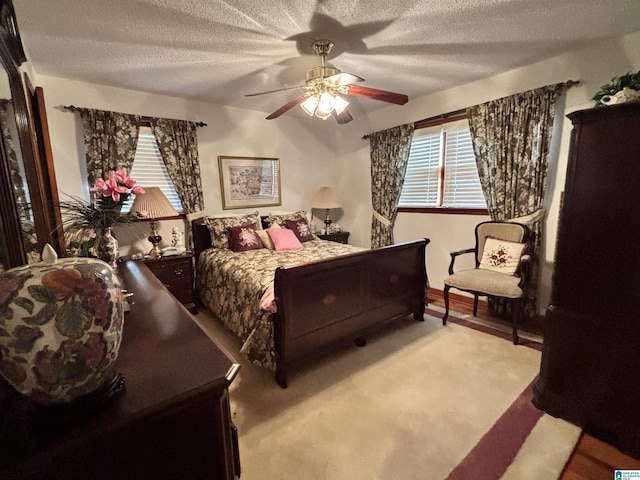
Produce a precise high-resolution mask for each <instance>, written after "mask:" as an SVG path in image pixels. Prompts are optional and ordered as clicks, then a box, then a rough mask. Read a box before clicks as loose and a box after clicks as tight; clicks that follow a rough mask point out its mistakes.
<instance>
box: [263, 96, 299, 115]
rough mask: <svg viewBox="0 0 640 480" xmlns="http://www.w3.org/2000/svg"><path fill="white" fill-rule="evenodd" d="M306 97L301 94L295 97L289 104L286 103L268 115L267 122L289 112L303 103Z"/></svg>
mask: <svg viewBox="0 0 640 480" xmlns="http://www.w3.org/2000/svg"><path fill="white" fill-rule="evenodd" d="M307 96H308V95H307V94H306V93H303V94H302V95H299V96H297V97H296V98H294V99H293V100H291V101H290V102H288V103H286V104H285V105H283V106H282V107H280V108H279V109H278V110H276V111H275V112H273V113H272V114H271V115H269V116H268V117H267V120H273V119H274V118H278V117H279V116H280V115H282V114H283V113H286V112H288V111H289V110H291V109H292V108H293V107H295V106H296V105H298V104H300V103H302V102H304V101H305V99H306V98H307Z"/></svg>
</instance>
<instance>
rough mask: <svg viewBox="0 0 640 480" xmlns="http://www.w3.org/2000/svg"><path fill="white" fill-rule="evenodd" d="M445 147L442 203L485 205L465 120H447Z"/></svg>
mask: <svg viewBox="0 0 640 480" xmlns="http://www.w3.org/2000/svg"><path fill="white" fill-rule="evenodd" d="M444 135H445V141H446V149H445V157H444V166H445V168H444V192H443V193H444V195H443V200H442V206H443V207H458V208H460V207H467V208H486V207H487V204H486V203H485V201H484V195H483V194H482V186H481V185H480V178H479V177H478V167H476V157H475V156H474V154H473V144H472V143H471V133H470V132H469V124H468V123H467V121H466V120H464V121H463V123H462V124H461V123H460V122H452V123H451V124H447V128H446V129H445V130H444Z"/></svg>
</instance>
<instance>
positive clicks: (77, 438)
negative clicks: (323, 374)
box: [0, 261, 240, 480]
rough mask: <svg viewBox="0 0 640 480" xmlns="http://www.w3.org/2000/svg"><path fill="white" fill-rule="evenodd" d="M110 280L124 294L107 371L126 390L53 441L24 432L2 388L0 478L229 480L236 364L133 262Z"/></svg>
mask: <svg viewBox="0 0 640 480" xmlns="http://www.w3.org/2000/svg"><path fill="white" fill-rule="evenodd" d="M118 271H119V274H120V276H121V279H122V281H123V286H124V288H126V289H127V290H128V291H129V292H133V293H134V295H133V296H132V297H131V298H130V299H129V301H130V304H131V311H130V312H128V313H126V314H125V321H124V335H123V340H122V346H121V348H120V353H119V356H118V360H117V363H116V365H117V368H118V371H119V372H120V373H122V374H123V375H124V377H125V379H126V390H125V391H124V392H122V393H120V394H119V395H118V396H117V397H116V398H114V399H112V400H111V402H110V403H109V404H108V405H107V407H106V408H104V409H103V410H101V411H100V412H99V413H98V414H96V415H94V416H92V417H90V418H89V419H86V420H84V421H82V422H80V423H79V424H78V425H75V426H74V427H72V428H68V429H66V431H64V432H63V433H60V432H52V431H46V430H43V429H42V428H40V429H38V428H34V427H37V425H34V424H33V419H32V418H30V413H31V412H32V411H33V410H32V409H31V407H30V405H29V404H28V402H27V401H25V398H24V397H22V396H20V395H18V394H17V393H15V392H14V391H13V390H11V389H10V388H9V387H7V386H6V385H4V388H0V478H2V479H3V480H9V479H40V478H42V479H47V480H54V479H65V480H73V479H77V480H80V479H82V480H86V479H89V478H90V479H93V480H98V479H100V480H101V479H105V480H107V479H119V480H121V479H124V480H128V479H131V480H134V479H136V480H140V479H147V478H154V479H176V480H178V479H180V480H182V479H186V478H188V479H209V480H218V479H219V480H233V479H234V477H239V475H240V468H239V467H240V464H239V453H238V443H237V434H236V431H235V427H234V426H233V424H232V422H231V414H230V407H229V392H228V387H229V385H230V383H231V382H232V381H233V378H234V377H235V375H236V373H237V371H238V368H239V365H238V364H237V363H236V361H235V360H234V359H233V357H232V356H231V355H230V354H229V353H227V352H226V351H224V350H223V349H222V348H221V347H219V346H218V345H216V344H215V343H214V342H212V341H211V340H210V339H209V338H208V337H207V336H206V335H205V334H204V333H203V332H202V331H201V330H200V328H199V327H198V326H197V325H196V324H195V322H194V321H193V317H192V316H191V315H190V314H189V312H187V310H186V309H185V308H184V307H183V305H181V304H180V303H179V302H177V301H176V299H175V298H174V297H173V296H172V295H171V294H170V293H169V292H168V291H167V290H166V288H165V287H164V286H163V285H162V283H161V282H160V281H159V280H158V279H157V278H156V277H155V276H154V275H153V274H152V273H151V271H150V270H149V269H148V268H147V267H146V266H145V265H144V264H143V263H137V262H131V261H129V262H125V263H123V264H121V265H120V266H119V268H118ZM29 432H32V433H31V434H28V433H29ZM33 432H38V434H34V433H33Z"/></svg>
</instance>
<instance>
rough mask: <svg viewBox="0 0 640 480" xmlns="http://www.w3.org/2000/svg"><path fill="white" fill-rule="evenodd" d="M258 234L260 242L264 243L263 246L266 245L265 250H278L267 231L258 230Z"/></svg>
mask: <svg viewBox="0 0 640 480" xmlns="http://www.w3.org/2000/svg"><path fill="white" fill-rule="evenodd" d="M271 228H280V227H271ZM256 233H257V234H258V237H260V241H261V242H262V245H264V248H268V249H269V250H275V249H276V246H275V245H274V244H273V240H271V237H270V236H269V234H268V233H267V231H266V230H256Z"/></svg>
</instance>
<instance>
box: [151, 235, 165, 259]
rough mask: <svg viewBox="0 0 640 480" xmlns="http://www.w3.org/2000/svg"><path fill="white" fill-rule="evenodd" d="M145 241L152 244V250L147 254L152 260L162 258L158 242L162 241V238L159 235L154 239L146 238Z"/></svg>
mask: <svg viewBox="0 0 640 480" xmlns="http://www.w3.org/2000/svg"><path fill="white" fill-rule="evenodd" d="M147 240H149V241H150V242H151V243H152V244H153V248H152V249H151V251H150V252H149V256H151V257H153V258H160V257H161V256H162V250H161V249H160V245H159V244H160V241H161V240H162V237H161V236H160V235H157V236H154V237H151V236H150V237H149V238H147Z"/></svg>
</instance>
